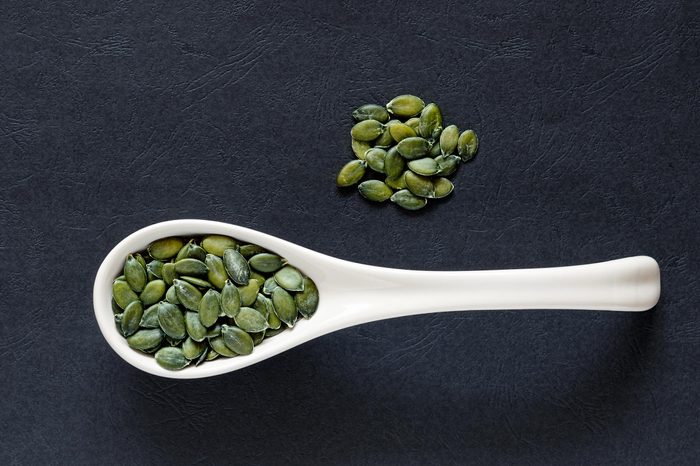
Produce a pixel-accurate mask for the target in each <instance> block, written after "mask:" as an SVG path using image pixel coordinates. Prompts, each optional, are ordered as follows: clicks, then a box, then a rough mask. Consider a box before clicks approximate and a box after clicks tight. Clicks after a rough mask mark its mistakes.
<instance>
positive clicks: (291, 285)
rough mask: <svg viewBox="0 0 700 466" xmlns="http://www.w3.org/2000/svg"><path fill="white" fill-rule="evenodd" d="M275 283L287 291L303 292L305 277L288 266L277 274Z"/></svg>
mask: <svg viewBox="0 0 700 466" xmlns="http://www.w3.org/2000/svg"><path fill="white" fill-rule="evenodd" d="M275 281H276V282H277V284H278V285H279V286H281V287H282V288H284V289H286V290H287V291H303V290H304V277H303V275H302V274H301V272H299V270H297V269H296V268H295V267H292V266H291V265H286V266H284V267H283V268H281V269H280V270H278V271H277V272H276V273H275Z"/></svg>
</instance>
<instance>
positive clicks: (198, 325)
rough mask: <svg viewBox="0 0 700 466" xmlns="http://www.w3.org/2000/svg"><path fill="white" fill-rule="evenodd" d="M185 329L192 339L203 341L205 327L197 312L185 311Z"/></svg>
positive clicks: (205, 331)
mask: <svg viewBox="0 0 700 466" xmlns="http://www.w3.org/2000/svg"><path fill="white" fill-rule="evenodd" d="M185 330H186V331H187V335H189V337H190V338H191V339H193V340H194V341H204V340H205V339H206V336H207V328H206V327H205V326H204V324H202V321H201V319H200V316H199V313H197V312H192V311H187V312H186V313H185Z"/></svg>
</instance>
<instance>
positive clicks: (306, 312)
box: [294, 196, 393, 319]
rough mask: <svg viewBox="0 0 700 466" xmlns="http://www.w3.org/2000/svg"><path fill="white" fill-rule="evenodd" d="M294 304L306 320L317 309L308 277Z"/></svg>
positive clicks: (311, 283) (315, 292) (314, 285)
mask: <svg viewBox="0 0 700 466" xmlns="http://www.w3.org/2000/svg"><path fill="white" fill-rule="evenodd" d="M392 197H393V196H392ZM294 304H295V305H296V307H297V311H298V312H299V314H301V315H302V316H304V317H305V318H307V319H308V318H309V317H311V316H312V315H314V313H315V312H316V309H317V308H318V288H316V284H315V283H314V282H313V280H311V279H310V278H309V277H306V278H304V291H302V292H300V293H297V294H296V295H294Z"/></svg>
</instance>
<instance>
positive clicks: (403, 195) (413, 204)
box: [391, 189, 428, 210]
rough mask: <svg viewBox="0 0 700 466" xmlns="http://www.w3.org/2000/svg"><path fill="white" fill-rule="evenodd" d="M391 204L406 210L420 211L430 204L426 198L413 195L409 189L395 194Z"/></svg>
mask: <svg viewBox="0 0 700 466" xmlns="http://www.w3.org/2000/svg"><path fill="white" fill-rule="evenodd" d="M391 202H393V203H394V204H396V205H398V206H400V207H403V208H404V209H406V210H419V209H422V208H423V207H425V206H426V204H427V203H428V201H427V200H425V198H422V197H418V196H416V195H414V194H412V193H411V191H409V190H408V189H402V190H401V191H397V192H395V193H394V194H393V195H392V196H391Z"/></svg>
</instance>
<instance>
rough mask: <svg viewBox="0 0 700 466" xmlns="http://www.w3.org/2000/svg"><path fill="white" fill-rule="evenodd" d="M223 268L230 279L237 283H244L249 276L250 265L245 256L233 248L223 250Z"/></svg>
mask: <svg viewBox="0 0 700 466" xmlns="http://www.w3.org/2000/svg"><path fill="white" fill-rule="evenodd" d="M224 268H225V269H226V273H228V276H229V277H230V278H231V280H232V281H233V282H234V283H236V284H238V285H245V284H247V283H248V279H249V278H250V267H249V266H248V261H247V260H245V257H243V256H242V255H241V253H239V252H238V251H236V250H235V249H227V250H225V251H224Z"/></svg>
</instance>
